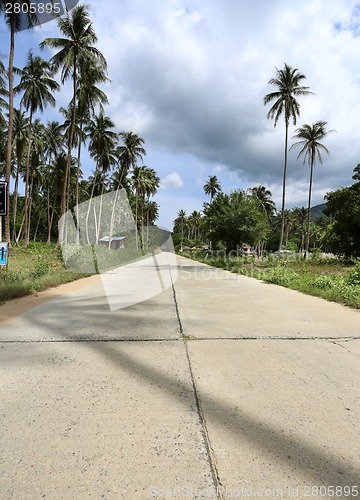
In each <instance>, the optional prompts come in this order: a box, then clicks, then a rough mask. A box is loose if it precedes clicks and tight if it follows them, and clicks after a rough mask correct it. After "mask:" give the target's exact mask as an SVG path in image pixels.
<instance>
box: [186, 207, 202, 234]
mask: <svg viewBox="0 0 360 500" xmlns="http://www.w3.org/2000/svg"><path fill="white" fill-rule="evenodd" d="M188 222H189V225H190V228H189V231H190V236H191V239H194V240H197V239H199V229H200V225H201V213H200V212H198V211H197V210H194V211H193V212H192V213H191V214H190V215H189V217H188Z"/></svg>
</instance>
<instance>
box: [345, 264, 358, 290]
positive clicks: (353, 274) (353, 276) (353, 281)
mask: <svg viewBox="0 0 360 500" xmlns="http://www.w3.org/2000/svg"><path fill="white" fill-rule="evenodd" d="M347 281H348V283H349V285H360V260H359V261H358V262H357V263H356V264H355V267H354V268H353V269H352V270H351V271H350V273H349V275H348V280H347Z"/></svg>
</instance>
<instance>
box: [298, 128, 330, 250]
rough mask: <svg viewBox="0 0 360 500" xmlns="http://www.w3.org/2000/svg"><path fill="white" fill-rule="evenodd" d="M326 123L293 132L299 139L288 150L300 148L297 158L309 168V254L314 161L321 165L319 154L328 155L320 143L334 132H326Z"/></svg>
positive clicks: (307, 247)
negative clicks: (302, 157) (302, 160)
mask: <svg viewBox="0 0 360 500" xmlns="http://www.w3.org/2000/svg"><path fill="white" fill-rule="evenodd" d="M326 125H327V122H324V121H321V120H320V121H318V122H316V123H313V124H312V125H308V124H307V123H306V124H305V125H303V126H302V127H300V128H298V129H296V130H295V132H296V133H295V135H294V137H293V139H300V140H299V141H298V142H296V143H295V144H293V145H292V146H291V148H290V149H293V148H295V147H301V150H300V152H299V154H298V156H297V158H298V159H299V158H300V156H302V155H303V156H304V165H305V163H306V162H307V163H308V165H309V167H310V182H309V198H308V214H307V232H306V243H305V252H306V254H307V253H308V252H309V241H310V208H311V194H312V183H313V173H314V166H315V163H316V159H318V160H319V162H320V163H321V164H322V162H323V161H322V156H321V153H322V152H325V153H327V154H330V153H329V150H328V149H327V148H326V147H325V146H324V144H321V142H320V141H322V140H323V139H324V138H325V137H326V136H327V135H328V134H330V133H331V132H334V130H326Z"/></svg>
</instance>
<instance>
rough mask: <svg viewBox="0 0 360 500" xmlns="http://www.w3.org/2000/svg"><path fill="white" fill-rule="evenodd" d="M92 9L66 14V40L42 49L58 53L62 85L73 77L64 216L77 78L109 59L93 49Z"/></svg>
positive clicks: (56, 64)
mask: <svg viewBox="0 0 360 500" xmlns="http://www.w3.org/2000/svg"><path fill="white" fill-rule="evenodd" d="M88 9H89V7H88V6H87V5H78V6H76V7H75V8H74V9H72V10H71V11H70V12H69V11H67V13H66V15H65V16H64V17H61V18H59V19H58V28H59V29H60V31H61V33H62V35H63V38H46V39H45V40H44V41H43V42H42V43H41V44H40V47H41V48H44V47H50V48H52V49H56V50H57V49H58V50H59V51H58V52H57V53H56V54H55V55H54V56H53V57H52V58H51V60H50V62H51V64H52V67H53V69H54V71H55V72H57V71H59V70H60V69H61V82H62V83H64V82H65V80H67V79H68V78H72V84H73V97H72V117H71V130H70V137H69V143H68V154H67V161H66V171H65V178H64V184H63V190H62V197H61V215H63V214H64V213H65V211H66V207H67V186H68V179H69V174H70V167H71V150H72V146H73V139H74V133H75V123H76V108H77V106H76V100H77V95H76V93H77V90H78V75H79V72H81V70H80V68H81V66H83V65H86V64H87V63H88V62H89V61H93V60H95V61H96V63H97V65H98V66H100V67H102V68H103V70H104V71H106V66H107V64H106V60H105V58H104V56H103V55H102V54H101V52H100V51H99V50H98V49H97V48H96V47H95V46H94V44H96V42H97V36H96V34H95V31H94V28H93V24H92V22H91V20H90V18H89V12H88ZM63 237H64V227H60V232H59V238H60V239H62V238H63Z"/></svg>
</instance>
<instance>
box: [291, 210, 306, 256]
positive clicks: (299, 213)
mask: <svg viewBox="0 0 360 500" xmlns="http://www.w3.org/2000/svg"><path fill="white" fill-rule="evenodd" d="M293 212H294V216H295V218H296V231H297V232H298V234H299V233H300V244H299V251H300V252H303V251H304V249H305V237H306V221H307V210H306V208H305V207H296V208H294V209H293Z"/></svg>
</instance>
